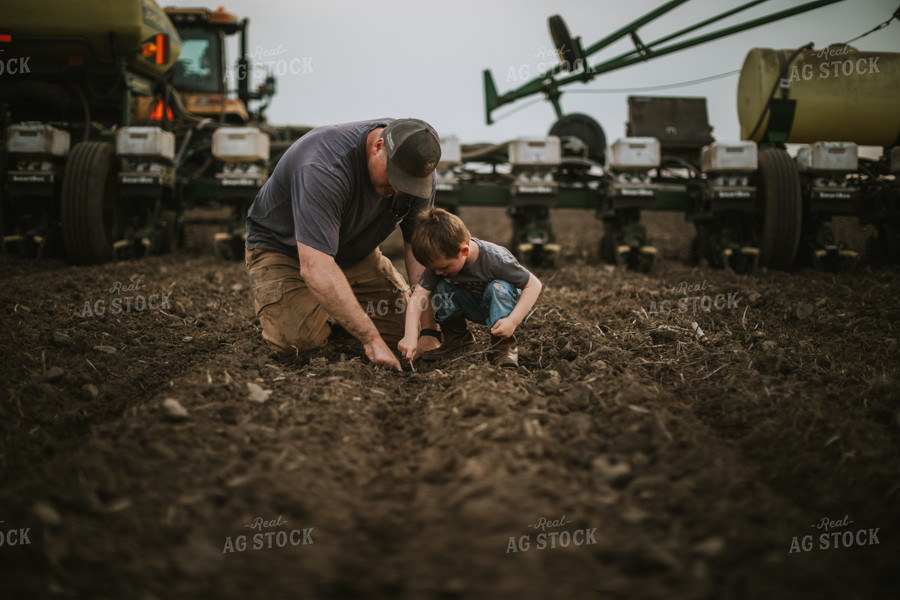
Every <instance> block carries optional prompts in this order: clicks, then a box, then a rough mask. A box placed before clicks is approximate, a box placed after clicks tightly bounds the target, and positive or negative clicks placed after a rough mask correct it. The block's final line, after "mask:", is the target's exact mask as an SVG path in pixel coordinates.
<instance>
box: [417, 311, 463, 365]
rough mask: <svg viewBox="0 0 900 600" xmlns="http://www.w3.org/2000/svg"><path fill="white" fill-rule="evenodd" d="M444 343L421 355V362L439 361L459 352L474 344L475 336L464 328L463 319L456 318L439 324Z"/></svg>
mask: <svg viewBox="0 0 900 600" xmlns="http://www.w3.org/2000/svg"><path fill="white" fill-rule="evenodd" d="M441 333H443V334H444V341H443V342H441V345H440V347H438V348H435V349H434V350H429V351H428V352H425V353H423V354H422V360H441V359H442V358H448V357H450V356H453V355H454V354H456V353H458V352H461V351H462V350H464V349H465V348H468V347H469V346H471V345H472V344H474V343H475V336H474V335H472V332H471V331H469V328H468V327H467V326H466V318H465V317H456V318H454V319H450V320H449V321H446V322H444V323H441Z"/></svg>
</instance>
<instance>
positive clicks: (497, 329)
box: [491, 317, 519, 338]
mask: <svg viewBox="0 0 900 600" xmlns="http://www.w3.org/2000/svg"><path fill="white" fill-rule="evenodd" d="M518 326H519V324H518V323H516V322H515V321H514V320H512V319H511V318H509V317H504V318H502V319H497V322H496V323H494V326H493V327H491V335H496V336H497V337H502V338H508V337H511V336H512V334H514V333H515V332H516V327H518Z"/></svg>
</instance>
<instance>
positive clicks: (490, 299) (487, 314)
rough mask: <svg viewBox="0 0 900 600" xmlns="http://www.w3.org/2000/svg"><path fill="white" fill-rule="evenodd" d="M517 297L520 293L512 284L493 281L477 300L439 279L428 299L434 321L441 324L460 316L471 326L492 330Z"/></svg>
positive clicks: (510, 310)
mask: <svg viewBox="0 0 900 600" xmlns="http://www.w3.org/2000/svg"><path fill="white" fill-rule="evenodd" d="M521 293H522V291H521V290H519V289H517V288H516V287H515V286H513V284H511V283H509V282H506V281H502V280H500V279H495V280H494V281H492V282H490V283H489V284H488V285H487V287H486V288H485V290H484V294H483V295H482V296H481V297H480V298H479V297H478V296H477V294H474V293H472V292H470V291H468V290H465V289H463V288H461V287H459V286H457V285H453V284H452V283H447V282H446V281H444V280H443V279H442V280H440V281H438V283H437V285H436V286H435V288H434V293H433V294H432V295H431V303H432V306H434V320H435V321H437V322H438V323H444V322H446V321H448V320H450V319H452V318H453V317H456V316H459V315H463V316H465V317H466V318H467V319H468V320H470V321H472V322H474V323H484V324H485V325H487V326H488V327H493V326H494V323H496V322H497V321H499V320H500V319H502V318H504V317H508V316H509V313H511V312H512V311H513V308H515V306H516V302H518V301H519V295H520V294H521Z"/></svg>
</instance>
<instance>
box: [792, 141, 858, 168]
mask: <svg viewBox="0 0 900 600" xmlns="http://www.w3.org/2000/svg"><path fill="white" fill-rule="evenodd" d="M858 167H859V148H857V146H856V144H854V143H853V142H814V143H812V144H810V145H809V146H804V147H802V148H800V149H799V150H798V151H797V168H798V169H799V170H800V171H801V172H807V171H816V172H823V171H828V172H834V173H849V172H852V171H856V170H857V168H858Z"/></svg>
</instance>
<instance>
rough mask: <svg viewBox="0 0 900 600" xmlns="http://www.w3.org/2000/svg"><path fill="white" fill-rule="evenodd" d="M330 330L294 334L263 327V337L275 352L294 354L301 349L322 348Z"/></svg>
mask: <svg viewBox="0 0 900 600" xmlns="http://www.w3.org/2000/svg"><path fill="white" fill-rule="evenodd" d="M328 333H329V332H328V331H327V330H326V331H325V332H324V334H320V333H317V334H316V335H312V332H295V333H294V334H293V335H290V334H288V332H285V331H277V330H276V331H266V329H265V328H263V339H264V340H265V341H266V343H267V344H268V345H269V348H271V349H272V350H274V351H275V352H280V353H286V354H293V353H295V352H298V351H301V350H315V349H316V348H322V347H324V346H325V345H326V343H327V342H328Z"/></svg>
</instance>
